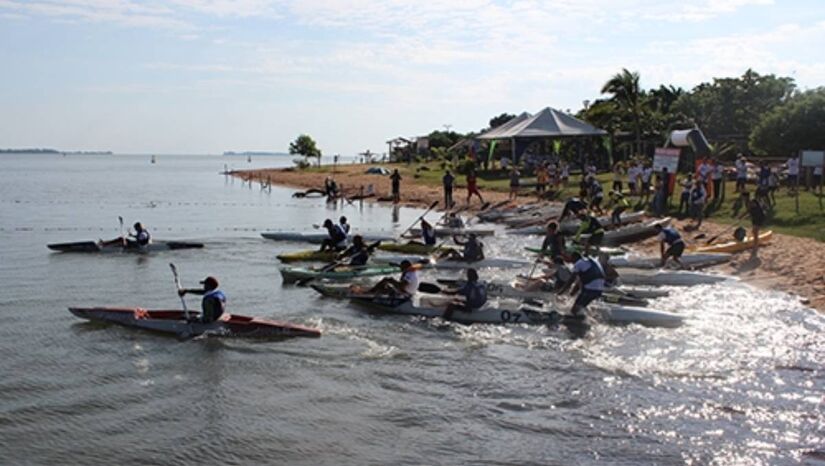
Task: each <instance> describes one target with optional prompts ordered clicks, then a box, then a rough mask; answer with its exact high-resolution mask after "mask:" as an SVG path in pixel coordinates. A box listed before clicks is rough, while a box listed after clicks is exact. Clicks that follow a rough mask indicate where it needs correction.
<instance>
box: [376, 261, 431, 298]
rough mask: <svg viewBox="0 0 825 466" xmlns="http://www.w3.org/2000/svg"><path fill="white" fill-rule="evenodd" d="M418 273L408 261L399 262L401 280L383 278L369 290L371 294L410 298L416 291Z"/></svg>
mask: <svg viewBox="0 0 825 466" xmlns="http://www.w3.org/2000/svg"><path fill="white" fill-rule="evenodd" d="M418 283H419V278H418V271H417V269H416V268H415V267H413V266H412V263H411V262H410V261H408V260H403V261H401V278H400V279H399V280H396V279H394V278H391V277H387V278H384V279H383V280H381V281H380V282H378V283H377V284H376V285H375V286H374V287H372V288H371V289H370V292H371V293H392V294H397V295H401V296H402V297H406V298H410V297H412V296H413V295H415V292H416V291H418Z"/></svg>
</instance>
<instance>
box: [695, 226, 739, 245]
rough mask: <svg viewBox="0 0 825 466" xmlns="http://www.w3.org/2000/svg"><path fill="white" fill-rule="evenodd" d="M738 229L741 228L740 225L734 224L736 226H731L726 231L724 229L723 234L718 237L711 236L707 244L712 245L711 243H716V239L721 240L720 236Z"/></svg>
mask: <svg viewBox="0 0 825 466" xmlns="http://www.w3.org/2000/svg"><path fill="white" fill-rule="evenodd" d="M738 227H739V225H736V224H734V225H731V226H730V227H728V228H725V229H724V230H722V232H721V233H719V234H718V235H716V236H711V237H710V239H709V240H707V241H706V242H705V244H710V243H712V242H714V241H716V239H717V238H719V237H720V236H722V235H724V234H725V233H727V232H729V231H731V230H733V229H734V228H738ZM694 239H696V238H694Z"/></svg>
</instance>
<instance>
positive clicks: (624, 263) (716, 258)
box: [610, 252, 732, 269]
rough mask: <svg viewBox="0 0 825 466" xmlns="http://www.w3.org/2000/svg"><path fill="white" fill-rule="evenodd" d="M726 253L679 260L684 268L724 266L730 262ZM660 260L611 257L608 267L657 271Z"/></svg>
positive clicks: (729, 256)
mask: <svg viewBox="0 0 825 466" xmlns="http://www.w3.org/2000/svg"><path fill="white" fill-rule="evenodd" d="M731 257H732V256H731V255H730V254H728V253H707V252H703V253H695V254H684V255H682V257H681V258H680V259H679V260H680V261H681V262H682V264H684V265H685V267H693V268H701V267H710V266H713V265H719V264H724V263H725V262H728V261H730V260H731ZM661 264H662V260H661V259H660V258H658V257H611V258H610V265H612V266H613V267H623V268H628V269H658V268H659V267H661Z"/></svg>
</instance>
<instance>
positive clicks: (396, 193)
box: [390, 168, 401, 204]
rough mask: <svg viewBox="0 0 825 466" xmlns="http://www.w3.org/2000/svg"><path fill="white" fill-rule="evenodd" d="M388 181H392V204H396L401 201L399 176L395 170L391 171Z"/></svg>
mask: <svg viewBox="0 0 825 466" xmlns="http://www.w3.org/2000/svg"><path fill="white" fill-rule="evenodd" d="M390 180H391V181H392V202H393V204H398V202H399V201H401V174H400V173H398V169H397V168H396V169H395V170H393V171H392V175H390Z"/></svg>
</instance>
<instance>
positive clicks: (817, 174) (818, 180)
mask: <svg viewBox="0 0 825 466" xmlns="http://www.w3.org/2000/svg"><path fill="white" fill-rule="evenodd" d="M813 183H814V186H813V189H811V191H813V192H815V193H819V194H820V195H821V194H822V165H817V166H815V167H814V176H813Z"/></svg>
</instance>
